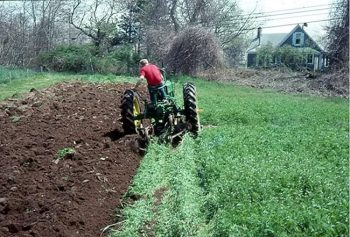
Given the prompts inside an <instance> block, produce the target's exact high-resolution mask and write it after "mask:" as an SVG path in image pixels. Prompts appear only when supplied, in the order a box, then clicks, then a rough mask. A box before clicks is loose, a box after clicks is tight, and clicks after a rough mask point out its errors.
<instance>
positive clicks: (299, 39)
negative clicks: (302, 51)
mask: <svg viewBox="0 0 350 237" xmlns="http://www.w3.org/2000/svg"><path fill="white" fill-rule="evenodd" d="M304 35H305V34H304V33H303V32H294V33H293V36H292V37H293V38H292V44H293V46H295V47H303V46H304V40H305V37H304Z"/></svg>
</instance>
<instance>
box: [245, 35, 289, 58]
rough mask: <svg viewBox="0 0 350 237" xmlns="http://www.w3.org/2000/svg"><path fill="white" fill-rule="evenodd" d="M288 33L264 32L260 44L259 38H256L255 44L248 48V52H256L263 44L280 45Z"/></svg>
mask: <svg viewBox="0 0 350 237" xmlns="http://www.w3.org/2000/svg"><path fill="white" fill-rule="evenodd" d="M286 35H288V33H270V34H264V33H262V34H261V36H260V45H258V44H259V42H258V40H255V42H254V45H253V46H252V48H251V49H250V50H248V53H253V52H256V50H257V49H258V48H260V46H261V45H267V44H271V45H272V47H278V46H279V44H280V43H281V41H282V40H283V39H284V38H285V37H286Z"/></svg>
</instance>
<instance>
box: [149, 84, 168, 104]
mask: <svg viewBox="0 0 350 237" xmlns="http://www.w3.org/2000/svg"><path fill="white" fill-rule="evenodd" d="M148 92H149V96H150V99H151V102H152V103H153V104H155V103H157V99H159V100H164V99H165V98H166V93H165V90H164V84H163V83H161V84H159V85H156V86H148Z"/></svg>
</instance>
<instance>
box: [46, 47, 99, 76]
mask: <svg viewBox="0 0 350 237" xmlns="http://www.w3.org/2000/svg"><path fill="white" fill-rule="evenodd" d="M94 61H95V58H94V57H93V55H92V53H91V49H89V48H88V47H81V46H74V45H70V46H59V47H57V48H55V49H53V50H52V51H50V52H48V53H45V54H42V55H41V56H40V58H39V63H40V64H41V66H43V67H44V68H45V69H47V70H49V71H57V72H87V71H93V68H94V63H95V62H94Z"/></svg>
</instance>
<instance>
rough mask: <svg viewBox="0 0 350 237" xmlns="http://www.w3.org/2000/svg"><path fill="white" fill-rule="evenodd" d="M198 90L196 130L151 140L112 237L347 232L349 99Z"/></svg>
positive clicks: (208, 86)
mask: <svg viewBox="0 0 350 237" xmlns="http://www.w3.org/2000/svg"><path fill="white" fill-rule="evenodd" d="M188 79H189V80H192V79H190V78H185V79H182V80H180V83H179V84H181V82H182V81H185V80H188ZM195 84H196V86H197V93H198V101H199V107H200V108H201V109H202V110H203V112H202V113H201V114H200V116H201V123H202V125H203V131H202V133H201V134H200V136H199V137H198V138H197V139H195V140H194V139H192V138H190V137H185V138H184V140H183V142H182V144H181V145H180V146H179V147H177V148H176V149H173V148H170V147H167V146H165V145H159V144H157V143H156V142H154V143H152V144H151V146H150V147H149V150H148V153H147V154H146V156H145V157H144V159H143V161H142V163H141V166H140V168H139V171H138V173H137V175H136V177H135V179H134V182H133V184H132V185H131V187H130V188H129V191H128V195H130V194H133V195H136V196H139V197H141V198H140V199H139V200H138V201H136V202H135V203H133V204H132V205H129V206H127V207H126V208H124V209H123V210H122V213H123V218H124V219H123V221H124V222H123V225H122V227H120V228H119V229H118V230H117V231H116V232H114V233H112V234H111V236H113V237H115V236H138V235H140V236H143V235H145V236H147V235H151V236H348V234H349V228H348V226H349V219H348V210H349V204H348V199H349V194H348V173H349V170H348V167H349V163H348V152H349V144H348V131H349V125H348V124H349V123H348V122H349V115H348V112H349V111H348V103H347V101H346V100H344V99H335V98H320V97H310V96H295V95H288V94H280V93H276V92H274V91H269V90H255V89H248V88H240V87H235V86H232V85H229V84H226V85H225V84H220V83H215V82H205V81H200V80H195ZM159 189H164V190H166V191H165V192H164V194H163V195H162V197H161V201H159V200H158V199H159V197H157V195H156V193H157V190H159Z"/></svg>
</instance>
